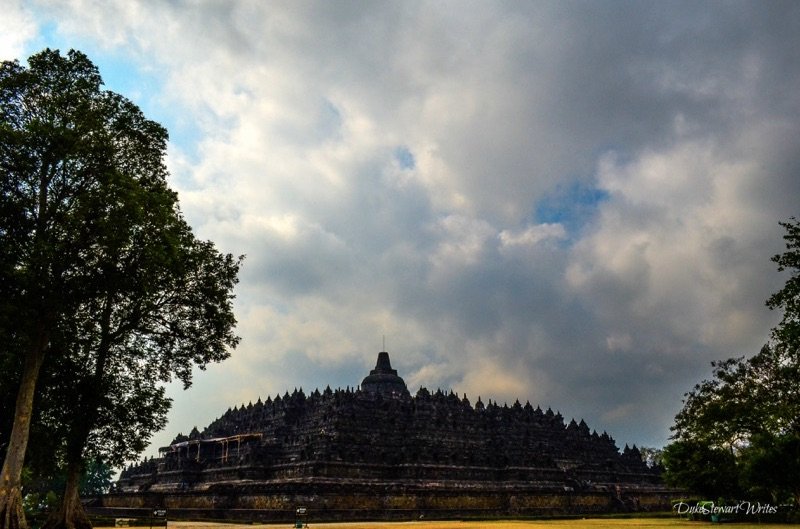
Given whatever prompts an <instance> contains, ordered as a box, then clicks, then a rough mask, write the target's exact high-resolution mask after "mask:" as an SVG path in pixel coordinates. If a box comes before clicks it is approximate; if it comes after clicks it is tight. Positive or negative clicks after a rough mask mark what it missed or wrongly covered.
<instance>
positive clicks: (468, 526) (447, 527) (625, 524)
mask: <svg viewBox="0 0 800 529" xmlns="http://www.w3.org/2000/svg"><path fill="white" fill-rule="evenodd" d="M291 526H292V524H269V525H255V524H254V525H241V524H224V523H210V522H169V524H168V527H169V529H244V528H245V527H248V528H250V529H273V528H276V527H286V528H289V527H291ZM719 526H720V524H712V523H710V522H689V521H686V520H680V519H678V518H631V519H612V518H588V519H580V520H579V519H572V520H544V521H542V520H536V521H524V520H509V521H502V520H499V521H479V522H473V521H464V522H462V521H452V522H438V521H436V522H429V521H416V522H347V523H313V522H312V523H309V528H310V529H405V528H413V529H560V528H570V529H606V528H607V529H632V528H643V529H662V528H663V529H702V528H704V527H708V528H710V529H711V528H715V527H719ZM722 526H723V527H725V526H728V527H731V528H732V529H755V528H757V527H775V528H778V527H781V528H789V527H800V524H759V523H756V522H755V520H754V522H753V523H736V524H723V525H722ZM97 529H99V528H97Z"/></svg>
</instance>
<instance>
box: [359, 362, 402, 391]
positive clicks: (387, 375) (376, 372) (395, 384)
mask: <svg viewBox="0 0 800 529" xmlns="http://www.w3.org/2000/svg"><path fill="white" fill-rule="evenodd" d="M361 389H362V390H363V391H367V392H369V393H380V394H381V395H389V396H396V397H399V396H408V394H409V393H408V389H407V388H406V383H405V381H404V380H403V379H402V378H401V377H400V376H398V375H397V370H396V369H392V363H391V361H390V360H389V353H387V352H386V351H381V352H380V353H378V362H377V363H376V364H375V369H373V370H372V371H370V372H369V375H367V376H366V377H364V380H362V381H361Z"/></svg>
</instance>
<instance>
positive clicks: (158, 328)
mask: <svg viewBox="0 0 800 529" xmlns="http://www.w3.org/2000/svg"><path fill="white" fill-rule="evenodd" d="M28 64H29V67H28V68H25V67H23V66H21V65H20V64H19V63H18V62H6V63H3V64H2V66H1V67H0V118H2V124H0V170H2V186H3V187H2V202H0V238H2V239H0V273H2V274H3V277H2V279H3V280H4V281H5V284H6V285H10V286H7V287H6V289H7V290H8V295H9V297H8V299H9V301H8V302H7V306H8V307H12V308H13V311H7V312H11V313H12V316H11V320H9V321H7V322H6V323H5V324H4V329H3V330H2V331H0V332H6V333H8V332H13V333H14V337H15V341H14V342H13V348H12V349H10V350H7V352H6V353H5V355H6V356H7V357H10V358H12V359H14V358H18V360H17V362H18V363H19V364H20V365H22V366H23V367H22V377H21V381H20V387H19V391H18V394H17V399H16V408H15V415H14V423H13V428H12V431H11V435H10V442H9V447H8V450H7V453H6V457H5V459H4V463H3V469H2V474H0V529H6V528H8V529H15V528H17V527H24V526H25V520H24V515H23V513H22V507H21V497H20V476H21V471H22V463H23V461H24V457H25V452H26V445H27V442H28V435H29V430H30V421H31V415H32V404H33V396H34V390H35V388H36V384H37V380H38V377H39V373H40V369H41V367H42V364H43V363H44V361H45V359H47V360H48V362H49V363H50V364H51V365H52V366H53V371H52V372H53V373H56V377H57V374H58V373H62V374H68V376H67V377H65V378H64V379H62V380H61V381H60V383H59V384H58V385H53V386H51V387H48V388H46V389H47V390H48V391H50V392H53V391H56V390H57V389H60V390H61V391H63V392H64V393H63V394H62V398H61V399H60V402H61V408H59V406H57V405H54V406H53V408H52V409H51V410H50V412H49V414H44V417H45V420H46V419H48V418H49V420H51V421H52V424H53V426H54V427H55V426H57V427H58V431H60V432H62V433H64V443H63V457H64V461H65V464H66V466H67V470H68V472H67V489H66V491H65V494H64V497H63V504H62V509H61V510H60V512H59V515H58V516H57V517H54V518H53V520H51V522H50V523H51V525H53V526H60V525H64V526H66V527H74V526H75V525H76V523H77V525H78V526H85V525H86V523H87V522H86V520H85V518H84V517H83V516H82V514H81V512H80V508H79V506H80V503H79V502H78V500H77V482H78V480H77V478H78V476H79V475H80V470H81V466H82V462H83V458H84V456H86V455H87V454H88V455H92V456H99V455H104V456H106V458H107V459H111V460H113V459H114V457H124V456H125V455H129V453H130V451H133V452H135V451H137V450H141V449H142V448H143V447H144V444H143V443H144V442H145V441H146V439H147V436H148V435H149V434H148V432H150V431H152V429H153V428H155V427H157V426H159V425H161V424H163V417H164V413H165V410H166V407H167V406H168V404H169V403H168V401H167V399H165V397H164V393H163V388H162V387H160V386H159V385H158V382H159V381H165V380H169V379H170V378H171V377H172V376H177V377H178V378H179V379H181V380H182V381H183V382H184V384H186V385H188V384H189V383H190V381H191V372H192V366H193V365H198V366H201V367H202V366H204V365H205V364H206V363H207V362H210V361H218V360H221V359H223V358H225V357H226V356H227V355H228V354H229V353H228V349H227V348H228V347H232V346H235V345H236V343H237V341H238V339H237V338H236V337H235V336H234V335H233V333H232V328H233V326H234V324H235V319H234V317H233V313H232V308H231V301H232V293H231V292H232V288H233V285H234V284H235V283H236V274H237V272H238V267H239V261H238V260H236V259H234V258H233V257H232V256H230V255H222V254H220V253H219V252H217V251H216V250H215V249H214V246H213V245H212V244H211V243H209V242H203V241H199V240H197V239H196V238H195V237H194V235H193V234H192V232H191V230H190V229H189V227H188V225H187V224H186V222H185V221H184V219H183V218H182V216H181V215H180V212H179V210H178V207H177V197H176V195H175V193H174V192H173V191H171V190H170V189H169V187H168V186H167V183H166V176H167V171H166V168H165V165H164V155H165V150H166V141H167V134H166V131H165V130H164V129H163V127H161V126H160V125H158V124H157V123H154V122H152V121H149V120H147V119H145V118H144V116H143V115H142V114H141V112H140V111H139V109H138V108H136V106H135V105H133V104H132V103H131V102H130V101H128V100H126V99H125V98H123V97H122V96H119V95H118V94H114V93H112V92H109V91H105V90H101V85H102V81H101V79H100V76H99V73H98V71H97V69H96V67H95V66H94V65H93V64H92V63H91V61H89V60H88V58H86V56H85V55H83V54H81V53H79V52H75V51H70V52H69V54H68V55H67V57H62V56H61V55H60V53H58V52H57V51H52V50H45V51H43V52H41V53H39V54H37V55H34V56H32V57H31V58H30V59H29V60H28ZM1 315H2V313H0V316H1ZM0 322H3V320H0ZM50 402H59V399H51V400H50ZM67 404H68V405H69V408H65V405H67ZM134 431H141V432H144V434H134V435H130V436H128V437H127V438H124V437H121V436H120V434H119V433H120V432H127V433H132V432H134ZM115 432H116V433H115ZM90 440H92V441H93V442H92V443H91V445H92V446H93V447H97V448H96V449H94V450H92V451H88V452H87V446H89V444H90V443H89V441H90ZM94 441H97V443H95V442H94ZM89 452H91V453H89Z"/></svg>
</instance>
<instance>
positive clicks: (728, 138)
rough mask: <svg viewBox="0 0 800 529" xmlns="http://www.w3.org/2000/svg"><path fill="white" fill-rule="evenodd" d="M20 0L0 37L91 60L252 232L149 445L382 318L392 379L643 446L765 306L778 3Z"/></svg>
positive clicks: (779, 76) (747, 338)
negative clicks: (545, 415)
mask: <svg viewBox="0 0 800 529" xmlns="http://www.w3.org/2000/svg"><path fill="white" fill-rule="evenodd" d="M29 4H30V5H29V6H27V7H25V8H23V7H21V6H20V5H18V4H12V6H11V9H10V10H9V12H10V13H11V18H6V19H4V21H3V22H2V24H3V28H5V27H6V26H8V28H7V31H4V32H3V33H2V34H3V35H4V36H3V39H4V40H2V41H0V45H2V51H3V53H4V54H5V55H9V54H12V53H13V54H19V53H20V52H24V53H26V54H27V53H33V52H35V51H37V49H38V47H43V46H52V47H61V48H68V47H71V46H73V47H78V48H81V49H82V50H83V51H85V52H86V53H87V54H88V55H89V56H90V57H92V58H96V60H97V61H98V64H99V65H100V67H101V73H103V74H104V75H105V77H106V79H107V81H108V84H109V86H110V88H111V89H114V90H118V91H121V92H123V93H125V94H126V95H128V96H129V97H132V98H133V99H135V100H136V102H137V103H138V104H140V105H141V106H142V107H143V109H144V110H145V112H146V113H147V114H148V116H150V117H152V118H154V119H156V120H159V121H161V122H162V123H164V124H165V125H167V126H168V127H169V129H170V132H171V138H172V143H171V145H170V157H169V165H170V168H171V171H172V178H173V185H174V186H175V187H176V188H177V189H178V191H179V193H180V198H181V203H182V207H183V210H184V211H185V213H186V216H187V218H188V219H189V220H190V221H191V223H192V225H193V226H194V227H195V229H196V231H197V233H198V234H199V235H200V236H202V237H204V238H209V239H212V240H214V241H215V242H216V243H217V244H218V245H219V246H220V247H221V248H222V249H224V250H225V251H230V252H233V253H235V254H246V255H247V259H246V262H245V267H244V270H243V271H242V282H241V284H240V286H239V289H238V300H237V314H238V318H239V320H240V326H239V332H240V334H241V335H242V337H243V340H242V344H241V346H240V348H239V349H238V350H237V351H236V352H235V354H234V356H233V357H232V358H231V359H230V360H229V361H227V362H225V363H224V364H222V365H219V366H213V367H211V368H210V369H209V370H208V371H207V372H205V373H201V374H198V376H197V378H196V382H195V385H194V387H193V388H192V389H191V390H189V391H188V392H186V393H181V392H180V391H178V389H177V388H175V390H174V391H173V392H172V394H173V396H174V398H175V407H174V410H173V413H172V415H171V423H170V426H169V429H168V432H166V433H163V434H159V436H158V437H157V439H156V444H159V443H160V444H162V445H163V444H165V443H166V442H168V441H169V440H170V439H171V438H172V436H174V435H175V434H176V433H177V432H178V431H179V430H183V431H184V432H185V431H187V430H189V429H191V427H192V426H193V425H198V426H200V427H202V426H204V425H205V424H207V423H208V422H209V421H210V420H211V419H213V418H214V417H216V416H218V415H220V414H221V413H222V412H224V411H225V409H227V407H228V406H232V405H234V404H238V403H241V402H243V401H244V402H246V401H248V400H255V399H256V398H258V396H259V395H261V396H266V395H267V394H272V395H274V394H276V393H283V392H284V391H285V390H287V389H289V390H291V389H292V388H294V387H300V386H303V387H304V388H306V389H312V388H314V387H324V386H325V385H327V384H330V385H331V386H347V385H350V386H355V385H357V384H358V383H359V382H360V380H361V378H362V377H363V376H364V375H365V374H366V373H367V371H368V370H369V369H370V368H371V367H372V364H373V363H374V360H375V356H376V353H377V351H378V349H380V346H381V337H382V336H385V337H386V344H387V348H388V349H389V351H390V353H391V354H392V361H393V363H394V365H395V367H396V368H398V370H399V371H400V373H401V374H402V375H404V376H405V378H406V380H407V382H408V383H409V386H410V387H411V389H412V391H414V390H416V388H417V387H418V386H420V385H425V386H428V387H430V388H436V387H439V386H441V387H443V388H452V389H453V390H455V391H457V392H459V393H466V394H467V395H468V396H469V397H470V399H472V401H473V402H474V401H475V400H476V399H477V397H478V396H481V397H482V399H483V400H487V399H489V398H491V399H492V400H499V401H500V402H503V401H508V402H509V403H512V402H513V401H514V400H515V399H517V398H519V399H520V400H521V401H523V402H524V401H525V400H530V401H531V402H532V403H533V404H534V405H535V404H541V405H542V406H543V407H547V406H552V407H554V408H557V409H560V410H561V411H562V413H564V414H565V415H566V416H567V418H569V417H570V416H573V415H574V416H576V417H584V418H585V419H586V420H587V422H588V423H589V425H590V426H591V427H594V428H597V429H599V430H604V429H605V430H608V431H609V433H611V434H612V435H613V436H614V437H615V438H617V439H618V440H619V441H620V443H625V442H636V443H640V444H642V443H643V444H646V445H660V444H663V443H664V442H665V441H666V438H667V435H668V428H669V425H670V424H671V420H672V417H673V416H674V414H675V412H676V411H677V410H678V409H679V407H680V405H681V396H682V394H683V393H684V392H685V391H687V390H689V389H691V387H692V386H693V385H694V384H695V383H696V382H698V381H699V380H700V379H702V378H703V377H707V376H708V375H709V366H708V362H709V361H710V360H712V359H717V358H727V357H730V356H738V355H743V354H751V353H754V352H756V351H757V350H758V348H759V347H760V345H761V343H763V342H764V341H765V340H766V338H767V335H768V330H769V328H770V326H771V325H772V324H774V322H775V316H776V315H774V314H770V313H769V311H767V310H766V309H765V308H764V300H765V299H766V297H767V296H768V295H769V293H770V292H772V291H774V290H775V289H776V288H777V287H778V286H779V285H780V284H781V282H782V278H781V277H780V275H779V274H777V273H776V272H775V271H774V268H773V266H772V263H770V262H769V257H770V256H771V255H772V254H774V253H776V252H778V251H780V249H781V239H780V236H781V230H780V228H779V227H778V224H777V223H778V222H779V221H781V220H786V219H787V218H788V217H789V216H791V215H798V214H800V211H798V210H797V205H798V198H799V197H800V178H798V175H800V5H798V4H796V3H792V2H767V3H764V2H738V3H725V4H714V5H709V4H703V3H694V2H660V3H657V4H656V3H646V4H643V3H636V2H631V3H608V2H602V3H586V2H552V3H502V2H496V3H486V2H467V3H464V2H453V3H448V2H413V1H412V2H402V3H395V2H305V3H298V2H286V3H282V2H269V3H265V2H258V1H250V2H247V1H242V2H235V3H219V2H210V1H209V2H203V1H201V2H133V1H131V0H125V1H111V2H101V1H90V0H82V1H81V0H74V1H72V2H69V1H63V2H60V1H45V0H41V1H38V2H30V3H29ZM11 19H13V20H15V21H19V22H18V23H17V22H13V21H12V22H10V20H11ZM31 28H33V29H31ZM36 28H38V33H37V29H36Z"/></svg>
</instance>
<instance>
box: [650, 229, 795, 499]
mask: <svg viewBox="0 0 800 529" xmlns="http://www.w3.org/2000/svg"><path fill="white" fill-rule="evenodd" d="M781 225H782V226H783V227H784V228H785V229H786V234H785V235H784V240H785V241H786V251H785V252H784V253H781V254H778V255H776V256H774V257H773V258H772V260H773V261H774V262H776V263H778V269H779V271H782V272H785V271H789V278H788V279H787V281H786V283H785V285H784V287H783V288H782V289H781V290H780V291H778V292H777V293H775V294H773V295H772V296H771V297H770V298H769V300H768V301H767V305H768V306H769V307H770V308H771V309H780V310H782V311H783V316H782V319H781V321H780V323H779V324H778V325H777V326H776V327H775V328H774V329H772V333H771V335H770V340H769V342H768V343H767V344H766V345H764V347H762V348H761V350H760V351H759V352H758V353H757V354H755V355H754V356H752V357H750V358H746V359H745V358H732V359H728V360H725V361H722V362H714V363H712V366H713V367H714V371H713V378H712V379H711V380H704V381H703V382H701V383H699V384H698V385H697V386H695V388H694V389H693V390H692V391H690V392H689V393H687V394H686V399H685V400H684V406H683V409H682V410H681V411H680V412H679V413H678V415H677V416H676V417H675V425H674V426H673V431H674V432H675V435H674V436H673V439H674V442H673V443H671V444H670V445H668V446H667V447H666V448H665V450H664V463H665V466H666V470H667V474H666V476H667V479H668V480H671V481H672V482H673V483H674V484H676V485H681V486H686V487H688V488H692V489H694V490H696V491H697V492H702V493H704V494H711V495H730V494H732V493H733V492H734V491H737V490H738V491H742V492H747V493H748V494H751V495H753V496H758V497H759V498H764V499H767V500H773V501H784V500H788V499H791V500H793V501H794V502H795V503H796V504H797V503H800V473H797V472H794V471H790V470H789V469H796V468H800V451H799V450H800V354H799V351H798V349H799V348H800V224H798V221H797V220H796V219H794V218H792V219H791V222H786V223H781ZM725 453H727V455H725ZM712 459H713V460H714V461H716V462H717V463H719V461H722V460H727V461H728V463H727V464H726V466H727V468H724V469H722V468H721V466H720V465H719V464H716V465H712V461H711V460H712ZM711 466H714V468H715V471H714V472H712V473H709V472H708V469H709V468H710V467H711ZM778 468H783V469H784V471H783V472H782V473H781V474H780V475H772V474H771V470H769V469H772V470H776V469H778ZM720 476H724V479H719V477H720ZM734 485H735V486H734Z"/></svg>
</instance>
